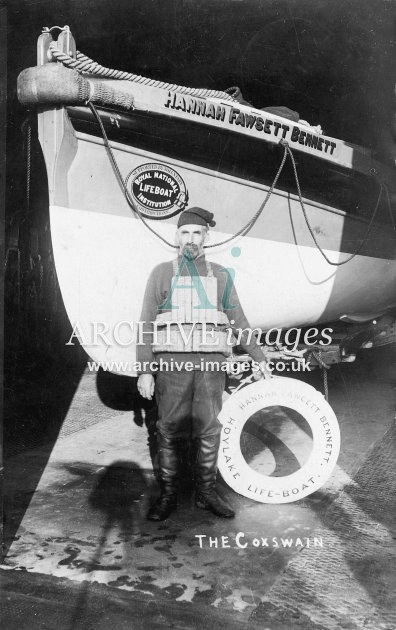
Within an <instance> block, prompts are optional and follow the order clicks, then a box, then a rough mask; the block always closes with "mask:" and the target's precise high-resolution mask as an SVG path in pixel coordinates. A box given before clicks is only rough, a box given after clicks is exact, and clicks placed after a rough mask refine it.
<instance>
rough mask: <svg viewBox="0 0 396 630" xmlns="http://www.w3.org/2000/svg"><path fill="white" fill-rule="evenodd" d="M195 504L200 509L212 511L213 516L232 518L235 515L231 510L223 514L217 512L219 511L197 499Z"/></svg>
mask: <svg viewBox="0 0 396 630" xmlns="http://www.w3.org/2000/svg"><path fill="white" fill-rule="evenodd" d="M195 505H196V506H197V508H199V509H200V510H207V511H208V512H212V514H214V515H215V516H218V517H219V518H234V516H235V512H233V511H230V512H229V513H228V514H225V513H224V512H219V511H217V510H215V509H213V508H211V507H210V506H209V505H208V504H207V503H202V502H201V501H199V500H198V501H195Z"/></svg>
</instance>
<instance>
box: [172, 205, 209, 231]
mask: <svg viewBox="0 0 396 630" xmlns="http://www.w3.org/2000/svg"><path fill="white" fill-rule="evenodd" d="M213 217H214V214H213V212H209V211H208V210H204V209H203V208H197V207H194V208H187V210H184V212H182V213H181V215H180V216H179V220H178V222H177V227H178V228H179V227H181V226H182V225H189V224H191V223H193V224H196V225H204V226H205V227H214V226H215V225H216V221H213Z"/></svg>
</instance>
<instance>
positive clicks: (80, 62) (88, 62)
mask: <svg viewBox="0 0 396 630" xmlns="http://www.w3.org/2000/svg"><path fill="white" fill-rule="evenodd" d="M49 50H50V53H51V55H52V56H53V58H54V59H56V61H59V62H60V63H62V64H63V65H64V66H66V67H67V68H72V69H73V70H77V71H78V72H81V73H84V74H90V75H92V74H94V75H96V76H99V77H103V78H106V79H116V80H118V81H133V82H134V83H142V84H143V85H147V86H150V87H158V88H162V89H164V90H171V91H177V92H180V93H181V94H189V95H190V96H197V97H200V98H221V99H223V100H227V101H231V102H233V103H235V102H237V101H236V100H235V99H234V98H233V97H232V96H231V95H230V94H227V92H222V91H219V90H208V89H204V88H190V87H186V86H183V85H176V84H175V83H165V82H164V81H159V80H156V79H149V78H148V77H142V76H141V75H139V74H132V73H131V72H124V71H123V70H114V69H113V68H106V67H104V66H101V65H100V64H99V63H97V62H96V61H93V59H90V57H87V55H84V54H83V53H82V52H80V51H79V50H77V51H76V59H74V58H73V57H71V56H70V55H68V54H67V53H65V52H62V51H61V50H59V48H58V46H57V43H56V42H55V41H53V42H51V43H50V45H49Z"/></svg>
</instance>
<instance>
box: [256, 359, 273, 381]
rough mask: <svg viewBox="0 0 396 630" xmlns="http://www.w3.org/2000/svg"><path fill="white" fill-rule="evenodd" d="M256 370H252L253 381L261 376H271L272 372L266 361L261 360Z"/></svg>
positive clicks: (267, 377)
mask: <svg viewBox="0 0 396 630" xmlns="http://www.w3.org/2000/svg"><path fill="white" fill-rule="evenodd" d="M258 368H259V369H258V370H253V376H254V380H255V381H259V380H260V379H261V378H265V379H269V378H272V372H271V370H269V369H268V367H267V361H261V363H259V364H258Z"/></svg>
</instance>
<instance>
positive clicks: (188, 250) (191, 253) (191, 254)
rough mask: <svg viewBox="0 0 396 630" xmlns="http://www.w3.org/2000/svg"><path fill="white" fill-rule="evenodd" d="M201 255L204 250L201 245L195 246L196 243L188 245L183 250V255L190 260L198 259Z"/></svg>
mask: <svg viewBox="0 0 396 630" xmlns="http://www.w3.org/2000/svg"><path fill="white" fill-rule="evenodd" d="M201 253H202V248H201V247H199V245H195V244H194V243H187V244H186V245H183V247H182V248H181V254H182V255H183V256H185V257H186V258H190V260H191V259H194V258H198V256H199V255H200V254H201Z"/></svg>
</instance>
